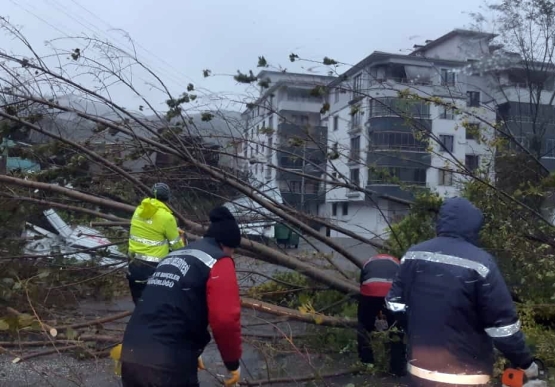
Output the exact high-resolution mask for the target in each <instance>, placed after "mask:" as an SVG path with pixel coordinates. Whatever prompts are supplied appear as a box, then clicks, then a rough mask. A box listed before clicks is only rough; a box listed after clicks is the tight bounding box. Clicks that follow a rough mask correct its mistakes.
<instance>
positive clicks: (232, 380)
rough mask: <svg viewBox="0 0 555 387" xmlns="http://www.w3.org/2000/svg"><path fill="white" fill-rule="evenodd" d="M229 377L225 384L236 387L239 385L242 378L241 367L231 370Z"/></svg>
mask: <svg viewBox="0 0 555 387" xmlns="http://www.w3.org/2000/svg"><path fill="white" fill-rule="evenodd" d="M229 374H230V375H229V378H227V379H224V386H226V387H234V386H238V385H239V379H241V367H239V368H237V369H236V370H235V371H229Z"/></svg>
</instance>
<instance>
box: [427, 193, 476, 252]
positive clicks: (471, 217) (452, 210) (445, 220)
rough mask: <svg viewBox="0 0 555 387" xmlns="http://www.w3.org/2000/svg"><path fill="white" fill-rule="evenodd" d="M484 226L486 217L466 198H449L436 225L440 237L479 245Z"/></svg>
mask: <svg viewBox="0 0 555 387" xmlns="http://www.w3.org/2000/svg"><path fill="white" fill-rule="evenodd" d="M483 225H484V215H483V214H482V211H480V210H479V209H478V208H476V207H475V206H474V205H473V204H472V203H470V202H469V201H468V200H467V199H465V198H449V199H447V200H445V201H444V202H443V205H442V206H441V208H440V209H439V216H438V219H437V224H436V233H437V235H438V236H450V237H456V238H463V239H464V240H466V241H467V242H470V243H472V244H474V245H477V244H478V240H479V237H480V236H479V234H480V230H481V229H482V226H483Z"/></svg>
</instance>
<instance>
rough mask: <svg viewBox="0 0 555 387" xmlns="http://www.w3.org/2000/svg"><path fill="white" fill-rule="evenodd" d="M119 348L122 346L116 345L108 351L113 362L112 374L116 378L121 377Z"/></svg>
mask: <svg viewBox="0 0 555 387" xmlns="http://www.w3.org/2000/svg"><path fill="white" fill-rule="evenodd" d="M121 348H122V345H121V344H118V345H116V346H115V347H114V348H112V350H111V351H110V357H111V358H112V360H113V361H114V373H115V374H116V376H121Z"/></svg>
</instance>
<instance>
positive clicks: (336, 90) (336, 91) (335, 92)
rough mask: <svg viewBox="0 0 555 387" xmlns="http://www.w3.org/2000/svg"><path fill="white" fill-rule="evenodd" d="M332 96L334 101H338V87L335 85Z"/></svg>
mask: <svg viewBox="0 0 555 387" xmlns="http://www.w3.org/2000/svg"><path fill="white" fill-rule="evenodd" d="M333 96H334V99H333V101H334V103H337V102H339V87H336V88H335V89H334V90H333Z"/></svg>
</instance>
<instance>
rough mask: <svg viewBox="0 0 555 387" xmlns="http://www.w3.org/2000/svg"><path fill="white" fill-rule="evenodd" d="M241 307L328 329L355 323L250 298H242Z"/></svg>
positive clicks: (346, 319) (355, 322)
mask: <svg viewBox="0 0 555 387" xmlns="http://www.w3.org/2000/svg"><path fill="white" fill-rule="evenodd" d="M241 305H242V306H243V307H245V308H252V309H254V310H257V311H259V312H265V313H270V314H274V315H278V316H286V317H288V318H289V319H291V320H296V321H301V322H306V323H311V324H317V325H323V326H330V327H343V328H344V327H356V326H357V321H356V320H352V319H348V318H340V317H331V316H326V315H323V314H312V313H310V314H309V313H301V312H299V311H296V310H294V309H290V308H284V307H282V306H277V305H273V304H270V303H268V302H264V301H258V300H255V299H252V298H242V299H241Z"/></svg>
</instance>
